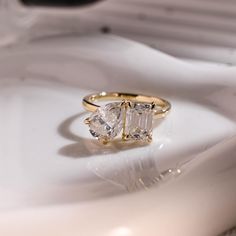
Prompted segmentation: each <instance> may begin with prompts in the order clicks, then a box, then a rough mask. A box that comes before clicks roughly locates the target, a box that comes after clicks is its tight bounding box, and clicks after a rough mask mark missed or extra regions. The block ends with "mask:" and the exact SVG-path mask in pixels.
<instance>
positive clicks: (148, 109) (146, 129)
mask: <svg viewBox="0 0 236 236" xmlns="http://www.w3.org/2000/svg"><path fill="white" fill-rule="evenodd" d="M153 114H154V112H153V109H152V104H147V103H132V104H131V106H130V107H129V108H128V109H127V113H126V122H125V134H126V135H128V136H129V137H130V138H131V139H135V140H143V141H148V140H150V139H151V137H152V122H153Z"/></svg>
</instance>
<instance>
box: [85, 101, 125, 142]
mask: <svg viewBox="0 0 236 236" xmlns="http://www.w3.org/2000/svg"><path fill="white" fill-rule="evenodd" d="M123 115H124V109H123V108H122V107H121V105H120V103H118V102H114V103H109V104H107V105H105V106H103V107H100V108H98V109H97V111H96V112H94V113H93V114H92V115H91V116H90V118H89V121H90V123H89V127H90V133H91V134H92V136H94V137H96V138H104V139H113V138H114V137H116V136H117V135H118V134H119V133H120V132H121V129H122V127H123Z"/></svg>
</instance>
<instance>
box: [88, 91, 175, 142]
mask: <svg viewBox="0 0 236 236" xmlns="http://www.w3.org/2000/svg"><path fill="white" fill-rule="evenodd" d="M104 100H105V101H107V100H115V101H114V102H110V103H108V104H105V105H103V106H99V105H98V104H95V102H97V101H104ZM83 105H84V107H85V109H86V110H88V111H90V112H92V114H91V115H90V117H88V118H86V119H85V124H87V125H88V126H89V131H90V133H91V135H92V136H93V137H95V138H97V139H98V140H99V141H100V142H101V143H103V144H107V143H108V142H110V141H112V140H113V139H114V138H115V137H117V136H118V135H119V134H121V138H122V140H123V141H127V140H134V141H142V142H151V141H152V130H153V119H154V118H163V117H165V116H166V115H167V113H168V112H169V110H170V109H171V105H170V103H169V102H168V101H166V100H164V99H162V98H159V97H152V96H145V95H139V94H131V93H117V92H101V93H97V94H91V95H88V96H86V97H84V98H83Z"/></svg>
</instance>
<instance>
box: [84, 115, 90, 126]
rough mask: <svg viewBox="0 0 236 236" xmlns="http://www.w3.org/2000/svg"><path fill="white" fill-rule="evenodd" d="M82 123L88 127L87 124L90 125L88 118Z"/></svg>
mask: <svg viewBox="0 0 236 236" xmlns="http://www.w3.org/2000/svg"><path fill="white" fill-rule="evenodd" d="M84 123H85V124H86V125H89V124H90V119H89V117H88V118H86V119H85V120H84Z"/></svg>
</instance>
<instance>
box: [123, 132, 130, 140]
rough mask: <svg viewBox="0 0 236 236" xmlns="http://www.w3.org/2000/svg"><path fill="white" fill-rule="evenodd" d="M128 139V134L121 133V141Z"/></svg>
mask: <svg viewBox="0 0 236 236" xmlns="http://www.w3.org/2000/svg"><path fill="white" fill-rule="evenodd" d="M128 139H129V135H128V134H124V133H123V134H122V141H127V140H128Z"/></svg>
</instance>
